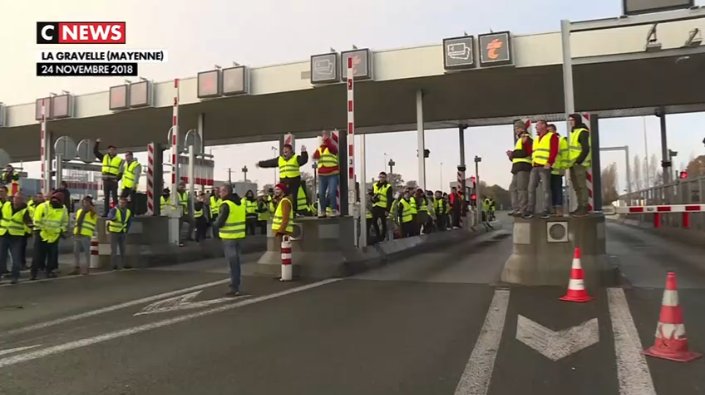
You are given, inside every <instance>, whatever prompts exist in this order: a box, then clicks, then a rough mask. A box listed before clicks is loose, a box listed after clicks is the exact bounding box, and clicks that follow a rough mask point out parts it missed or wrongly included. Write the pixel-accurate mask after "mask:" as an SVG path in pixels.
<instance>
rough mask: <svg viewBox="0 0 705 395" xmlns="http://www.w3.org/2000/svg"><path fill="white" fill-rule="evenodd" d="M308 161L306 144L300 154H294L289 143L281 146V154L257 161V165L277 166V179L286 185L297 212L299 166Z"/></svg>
mask: <svg viewBox="0 0 705 395" xmlns="http://www.w3.org/2000/svg"><path fill="white" fill-rule="evenodd" d="M307 162H308V152H306V146H305V145H302V146H301V155H296V154H294V148H293V147H292V146H291V144H284V145H283V146H282V151H281V155H279V156H278V157H276V158H273V159H269V160H263V161H260V162H258V163H257V167H264V168H273V167H278V168H279V181H280V182H281V183H282V184H284V185H286V187H287V189H288V192H289V196H291V197H292V201H291V203H292V205H293V209H294V212H295V213H296V212H297V203H298V202H297V197H298V192H299V186H300V185H301V169H300V167H301V166H303V165H305V164H306V163H307Z"/></svg>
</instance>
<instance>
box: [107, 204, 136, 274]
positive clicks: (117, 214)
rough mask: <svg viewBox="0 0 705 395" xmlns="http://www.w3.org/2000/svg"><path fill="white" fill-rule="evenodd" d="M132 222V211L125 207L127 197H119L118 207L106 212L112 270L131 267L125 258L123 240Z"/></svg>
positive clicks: (124, 240)
mask: <svg viewBox="0 0 705 395" xmlns="http://www.w3.org/2000/svg"><path fill="white" fill-rule="evenodd" d="M131 224H132V211H131V210H130V209H129V208H127V198H124V197H121V198H120V203H119V205H118V207H114V208H112V209H111V210H110V213H109V214H108V233H110V263H112V265H113V270H118V269H119V268H120V266H122V268H123V269H132V266H130V264H129V263H126V259H125V242H126V239H127V232H129V231H130V225H131ZM118 249H119V250H120V263H121V265H120V266H118V264H117V253H118Z"/></svg>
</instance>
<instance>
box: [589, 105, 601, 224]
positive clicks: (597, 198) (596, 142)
mask: <svg viewBox="0 0 705 395" xmlns="http://www.w3.org/2000/svg"><path fill="white" fill-rule="evenodd" d="M590 142H591V144H592V147H593V148H592V149H591V150H590V151H591V152H590V153H591V154H592V199H593V202H594V203H595V205H594V207H593V210H594V211H595V212H600V211H602V172H601V171H600V169H602V167H601V166H600V148H599V147H600V117H599V116H598V115H597V114H590Z"/></svg>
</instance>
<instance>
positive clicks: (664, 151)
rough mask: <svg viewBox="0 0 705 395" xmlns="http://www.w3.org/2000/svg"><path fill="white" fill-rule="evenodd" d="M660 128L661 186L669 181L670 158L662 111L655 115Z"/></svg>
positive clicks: (664, 115) (664, 116)
mask: <svg viewBox="0 0 705 395" xmlns="http://www.w3.org/2000/svg"><path fill="white" fill-rule="evenodd" d="M656 115H657V116H658V117H659V123H660V127H661V167H662V168H663V184H664V185H666V184H668V183H669V182H670V181H671V167H672V166H671V157H670V156H669V155H668V141H667V134H666V113H665V112H663V110H661V111H659V112H658V113H657V114H656Z"/></svg>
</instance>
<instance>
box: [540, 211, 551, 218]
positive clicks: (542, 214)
mask: <svg viewBox="0 0 705 395" xmlns="http://www.w3.org/2000/svg"><path fill="white" fill-rule="evenodd" d="M540 217H541V218H543V219H548V218H551V214H549V213H548V212H543V213H541V216H540Z"/></svg>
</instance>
